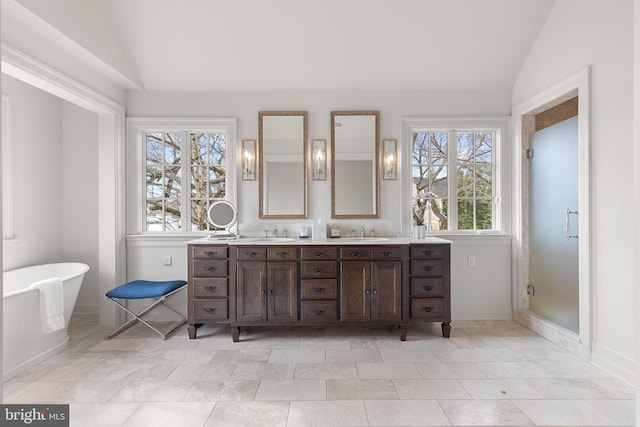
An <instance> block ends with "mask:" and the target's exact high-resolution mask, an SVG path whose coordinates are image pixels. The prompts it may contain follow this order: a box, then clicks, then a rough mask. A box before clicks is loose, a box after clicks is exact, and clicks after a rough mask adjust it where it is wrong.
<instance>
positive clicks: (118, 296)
mask: <svg viewBox="0 0 640 427" xmlns="http://www.w3.org/2000/svg"><path fill="white" fill-rule="evenodd" d="M186 286H187V282H185V281H184V280H165V281H150V280H134V281H132V282H127V283H125V284H124V285H120V286H118V287H116V288H113V289H111V290H110V291H109V292H107V293H106V296H107V298H108V299H109V300H110V301H111V302H113V303H114V304H115V305H116V306H118V307H119V308H120V309H122V310H124V311H126V312H127V313H129V314H130V315H131V316H133V318H132V319H130V320H129V321H127V322H126V323H124V324H122V325H121V326H119V327H118V328H117V329H115V330H113V331H112V332H110V333H109V334H108V335H107V336H106V339H110V338H113V337H114V336H116V335H118V334H119V333H120V332H122V331H124V330H126V329H128V328H130V327H131V326H133V325H134V324H136V323H137V322H141V323H143V324H145V325H146V326H148V327H149V328H151V329H152V330H153V331H155V332H156V333H158V334H160V336H162V339H166V338H167V336H169V334H171V333H172V332H173V331H175V330H176V329H178V327H180V326H181V325H183V324H185V323H186V322H187V319H185V318H184V317H183V316H182V315H181V314H180V313H178V312H176V311H175V310H174V309H172V308H171V307H169V306H168V305H167V304H166V300H167V299H168V298H171V297H172V296H173V295H175V294H176V293H178V292H180V291H181V290H182V289H184V288H185V287H186ZM132 299H153V300H154V302H153V303H152V304H151V305H149V306H148V307H147V308H145V309H144V310H142V311H141V312H140V313H134V312H133V311H131V310H129V309H128V308H127V307H126V306H125V305H124V304H122V303H120V302H119V301H117V300H125V301H126V300H132ZM159 305H162V306H164V307H165V308H166V309H168V310H169V311H170V312H171V313H173V315H174V316H176V317H177V318H178V319H180V320H179V321H177V322H175V323H173V324H172V325H171V326H170V327H169V329H167V330H165V331H161V330H159V329H157V328H156V327H155V326H153V325H152V324H150V323H149V322H147V321H146V320H144V319H143V318H142V316H144V315H145V314H147V313H149V312H150V311H151V310H153V309H154V308H156V307H158V306H159Z"/></svg>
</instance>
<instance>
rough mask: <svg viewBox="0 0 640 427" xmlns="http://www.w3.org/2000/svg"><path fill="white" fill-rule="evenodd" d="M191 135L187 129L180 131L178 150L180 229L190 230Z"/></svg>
mask: <svg viewBox="0 0 640 427" xmlns="http://www.w3.org/2000/svg"><path fill="white" fill-rule="evenodd" d="M191 135H192V133H191V132H189V131H183V132H182V146H181V147H180V152H181V153H182V154H181V155H182V158H181V159H180V169H181V172H182V173H181V175H182V182H181V183H180V204H181V205H182V207H181V209H180V211H181V217H180V227H181V228H182V231H185V232H187V231H191V227H190V225H191V200H190V198H191V167H190V166H191V161H190V159H191Z"/></svg>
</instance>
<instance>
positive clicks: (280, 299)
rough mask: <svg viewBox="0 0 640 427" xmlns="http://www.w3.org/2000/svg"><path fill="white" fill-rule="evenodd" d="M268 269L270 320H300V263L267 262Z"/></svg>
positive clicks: (268, 309) (268, 308)
mask: <svg viewBox="0 0 640 427" xmlns="http://www.w3.org/2000/svg"><path fill="white" fill-rule="evenodd" d="M267 271H268V275H269V280H268V282H267V312H268V319H269V321H273V322H296V321H297V320H298V286H297V284H298V263H297V262H270V263H268V264H267Z"/></svg>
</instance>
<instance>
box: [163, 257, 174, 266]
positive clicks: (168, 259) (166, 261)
mask: <svg viewBox="0 0 640 427" xmlns="http://www.w3.org/2000/svg"><path fill="white" fill-rule="evenodd" d="M171 264H173V259H172V258H171V257H170V256H168V255H167V256H165V257H164V259H163V265H171Z"/></svg>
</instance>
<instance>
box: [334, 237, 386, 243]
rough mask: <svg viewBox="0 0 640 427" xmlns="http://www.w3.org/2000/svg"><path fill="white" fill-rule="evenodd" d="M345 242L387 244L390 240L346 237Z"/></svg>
mask: <svg viewBox="0 0 640 427" xmlns="http://www.w3.org/2000/svg"><path fill="white" fill-rule="evenodd" d="M344 240H350V241H356V242H385V241H387V240H389V239H387V238H386V237H346V238H345V239H344Z"/></svg>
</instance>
